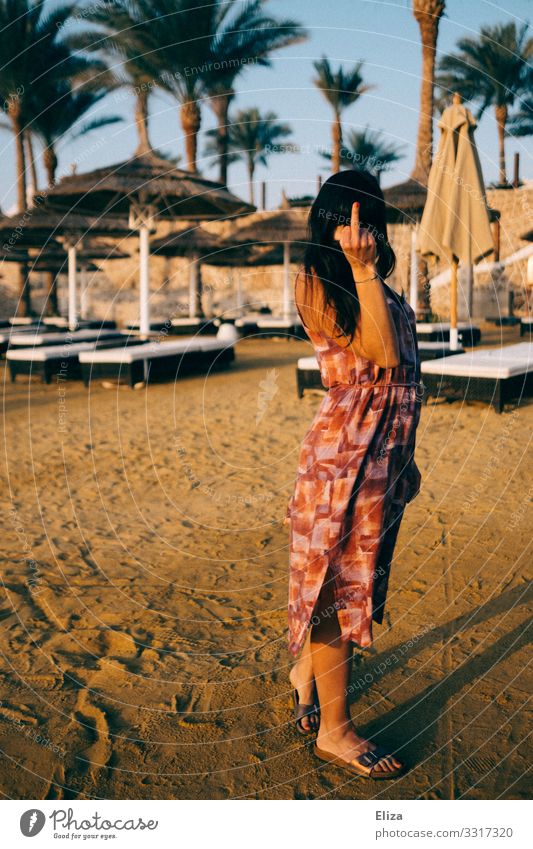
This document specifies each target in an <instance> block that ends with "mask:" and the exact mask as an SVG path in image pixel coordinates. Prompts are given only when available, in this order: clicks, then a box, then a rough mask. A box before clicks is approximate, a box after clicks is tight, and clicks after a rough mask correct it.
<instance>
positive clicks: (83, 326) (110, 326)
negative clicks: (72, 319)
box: [42, 315, 117, 330]
mask: <svg viewBox="0 0 533 849" xmlns="http://www.w3.org/2000/svg"><path fill="white" fill-rule="evenodd" d="M42 323H43V324H46V325H47V326H48V327H51V328H52V329H55V330H65V329H68V318H66V317H65V316H62V315H55V316H54V315H47V316H44V317H43V318H42ZM116 328H117V323H116V321H112V320H111V319H96V318H82V319H80V320H79V321H78V323H77V324H76V330H97V329H100V330H116Z"/></svg>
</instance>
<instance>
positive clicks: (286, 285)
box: [283, 242, 292, 318]
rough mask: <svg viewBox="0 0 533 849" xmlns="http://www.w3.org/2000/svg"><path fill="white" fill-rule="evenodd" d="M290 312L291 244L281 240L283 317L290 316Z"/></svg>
mask: <svg viewBox="0 0 533 849" xmlns="http://www.w3.org/2000/svg"><path fill="white" fill-rule="evenodd" d="M291 313H292V305H291V246H290V243H289V242H283V318H290V317H291Z"/></svg>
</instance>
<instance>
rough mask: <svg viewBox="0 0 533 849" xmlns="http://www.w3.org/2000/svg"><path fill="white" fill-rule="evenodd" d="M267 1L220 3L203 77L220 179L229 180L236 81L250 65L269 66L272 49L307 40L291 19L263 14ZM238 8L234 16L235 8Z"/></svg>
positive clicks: (298, 26) (304, 32) (222, 181)
mask: <svg viewBox="0 0 533 849" xmlns="http://www.w3.org/2000/svg"><path fill="white" fill-rule="evenodd" d="M265 2H266V0H250V2H248V3H246V4H244V5H242V4H241V3H239V4H237V3H236V0H231V2H229V3H224V4H219V14H218V18H217V25H216V35H215V39H214V43H213V45H212V51H213V58H214V61H212V63H211V65H210V66H209V67H208V68H207V70H206V73H205V75H204V89H205V92H206V95H207V97H208V99H209V104H210V106H211V108H212V110H213V112H214V113H215V116H216V119H217V126H218V134H217V136H216V138H217V144H218V151H217V153H218V165H219V179H220V182H221V183H223V184H224V185H225V184H226V183H227V178H228V174H227V172H228V164H229V162H228V143H229V138H228V123H229V122H228V114H229V110H230V108H231V104H232V102H233V99H234V97H235V80H236V78H237V77H238V76H239V74H241V73H243V71H244V70H246V68H247V67H248V65H249V64H256V65H263V66H266V67H269V66H270V65H271V60H270V54H271V53H272V52H273V51H274V50H279V49H281V48H282V47H287V46H288V45H290V44H295V43H296V42H298V41H303V40H304V39H305V38H307V33H306V31H305V30H304V29H303V27H301V26H300V24H299V23H297V22H296V21H294V20H292V19H280V20H278V19H276V18H274V17H271V16H267V15H265V13H264V11H263V8H264V6H265ZM237 7H238V10H237V12H236V14H232V13H233V12H235V9H236V8H237Z"/></svg>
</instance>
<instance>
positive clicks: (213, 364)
mask: <svg viewBox="0 0 533 849" xmlns="http://www.w3.org/2000/svg"><path fill="white" fill-rule="evenodd" d="M223 328H224V325H223V327H222V328H221V329H220V330H219V334H218V336H219V338H215V339H206V338H205V337H202V336H193V337H190V338H188V339H180V340H175V341H172V340H171V341H168V340H165V341H161V342H145V343H143V344H141V345H135V346H133V347H128V348H108V349H107V350H97V351H87V352H82V353H81V354H80V364H81V369H82V376H83V381H84V383H85V385H86V386H88V385H89V382H90V380H91V379H94V378H118V379H119V380H123V381H125V382H127V383H128V384H129V385H130V386H132V387H133V386H134V385H135V384H136V383H140V382H141V381H143V380H146V381H147V382H148V380H151V381H154V380H161V379H165V378H167V379H169V378H170V379H175V378H176V377H181V376H182V375H185V374H191V373H194V372H198V371H205V370H207V369H215V368H216V369H219V368H223V367H225V366H229V364H230V363H231V362H232V361H233V360H234V359H235V352H234V350H233V344H234V341H235V340H234V339H230V338H228V336H227V334H226V332H225V333H223V332H222V331H223Z"/></svg>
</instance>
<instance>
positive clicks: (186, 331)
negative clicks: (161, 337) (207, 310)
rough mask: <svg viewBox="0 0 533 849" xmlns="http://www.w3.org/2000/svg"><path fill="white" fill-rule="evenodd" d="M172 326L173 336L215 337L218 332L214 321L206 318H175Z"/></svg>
mask: <svg viewBox="0 0 533 849" xmlns="http://www.w3.org/2000/svg"><path fill="white" fill-rule="evenodd" d="M171 325H172V326H171V330H170V333H171V334H172V336H190V335H191V334H192V333H200V334H202V335H205V336H214V335H215V333H216V332H217V330H218V326H217V325H216V324H215V322H214V321H212V320H211V319H205V318H173V319H172V322H171Z"/></svg>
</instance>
